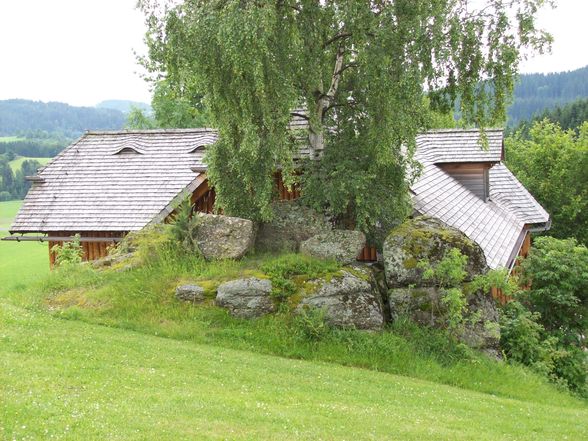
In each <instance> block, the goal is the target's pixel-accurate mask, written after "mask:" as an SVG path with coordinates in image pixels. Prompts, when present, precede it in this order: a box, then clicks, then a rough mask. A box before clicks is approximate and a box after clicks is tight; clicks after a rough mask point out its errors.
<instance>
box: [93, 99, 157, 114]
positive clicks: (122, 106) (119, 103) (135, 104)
mask: <svg viewBox="0 0 588 441" xmlns="http://www.w3.org/2000/svg"><path fill="white" fill-rule="evenodd" d="M96 107H99V108H101V109H116V110H120V111H121V112H122V113H125V114H128V113H129V112H130V111H131V110H133V108H137V109H140V110H142V111H144V112H147V113H150V112H151V106H150V105H149V104H147V103H142V102H140V101H129V100H105V101H101V102H99V103H98V104H96Z"/></svg>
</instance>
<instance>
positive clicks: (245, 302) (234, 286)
mask: <svg viewBox="0 0 588 441" xmlns="http://www.w3.org/2000/svg"><path fill="white" fill-rule="evenodd" d="M271 292H272V283H271V282H270V281H269V280H266V279H258V278H256V277H251V278H247V279H237V280H231V281H230V282H226V283H223V284H221V285H219V287H218V288H217V292H216V300H215V303H216V305H217V306H220V307H223V308H226V309H228V310H229V312H230V313H231V315H233V316H235V317H240V318H254V317H260V316H262V315H265V314H269V313H271V312H274V311H275V309H276V308H275V305H274V302H273V300H272V298H271Z"/></svg>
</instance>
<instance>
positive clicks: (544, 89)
mask: <svg viewBox="0 0 588 441" xmlns="http://www.w3.org/2000/svg"><path fill="white" fill-rule="evenodd" d="M586 97H588V66H586V67H583V68H581V69H577V70H574V71H571V72H560V73H551V74H525V75H521V77H520V80H519V82H518V84H517V85H516V86H515V88H514V99H513V104H512V105H511V106H510V108H509V109H508V125H509V126H511V127H512V126H516V125H517V124H519V122H520V121H523V120H528V119H531V118H532V117H533V116H536V115H537V114H538V113H540V112H542V111H544V110H545V109H550V108H553V107H556V106H558V105H559V106H561V105H564V104H566V103H569V102H572V101H576V100H578V99H580V98H586ZM579 122H580V121H578V123H577V124H575V126H578V125H579Z"/></svg>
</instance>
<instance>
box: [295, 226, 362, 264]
mask: <svg viewBox="0 0 588 441" xmlns="http://www.w3.org/2000/svg"><path fill="white" fill-rule="evenodd" d="M365 241H366V239H365V234H363V233H362V232H361V231H352V230H333V231H329V232H327V233H321V234H317V235H316V236H312V237H311V238H310V239H307V240H305V241H304V242H302V243H301V244H300V252H301V253H302V254H307V255H309V256H313V257H318V258H320V259H333V260H336V261H337V262H340V263H343V264H351V263H354V262H355V261H356V260H357V256H358V255H359V253H360V252H361V250H362V249H363V247H365Z"/></svg>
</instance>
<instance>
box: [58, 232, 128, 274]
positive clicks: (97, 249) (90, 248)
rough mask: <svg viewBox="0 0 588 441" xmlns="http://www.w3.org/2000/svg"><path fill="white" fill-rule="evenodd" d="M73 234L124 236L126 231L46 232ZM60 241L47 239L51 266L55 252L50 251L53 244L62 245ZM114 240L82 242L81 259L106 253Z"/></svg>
mask: <svg viewBox="0 0 588 441" xmlns="http://www.w3.org/2000/svg"><path fill="white" fill-rule="evenodd" d="M75 234H79V235H80V237H100V238H110V237H112V238H119V237H124V236H125V235H126V232H124V231H84V232H78V233H76V232H73V231H52V232H49V233H48V236H52V237H72V236H74V235H75ZM63 244H64V242H62V241H49V242H48V246H49V266H50V267H51V268H53V266H54V265H55V258H56V256H55V252H54V251H52V249H53V247H54V246H55V245H59V246H63ZM114 245H115V242H114V241H112V242H109V241H106V242H102V241H101V242H82V243H81V246H82V250H83V254H82V260H83V261H89V260H97V259H100V258H102V257H106V256H107V255H108V249H109V248H110V247H111V246H114Z"/></svg>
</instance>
